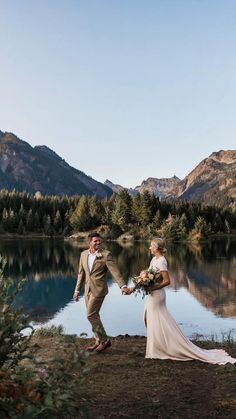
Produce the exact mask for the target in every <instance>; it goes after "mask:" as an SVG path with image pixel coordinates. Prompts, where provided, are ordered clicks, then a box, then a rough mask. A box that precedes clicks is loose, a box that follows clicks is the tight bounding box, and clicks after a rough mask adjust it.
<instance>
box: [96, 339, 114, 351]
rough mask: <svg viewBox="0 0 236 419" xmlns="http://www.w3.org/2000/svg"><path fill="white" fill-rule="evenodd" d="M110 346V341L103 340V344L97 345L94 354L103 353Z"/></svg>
mask: <svg viewBox="0 0 236 419" xmlns="http://www.w3.org/2000/svg"><path fill="white" fill-rule="evenodd" d="M110 346H111V341H110V339H108V340H105V341H104V342H101V343H99V345H98V347H97V348H96V352H97V353H100V352H102V351H104V350H105V349H106V348H109V347H110Z"/></svg>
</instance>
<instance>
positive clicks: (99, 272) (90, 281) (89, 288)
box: [75, 250, 126, 297]
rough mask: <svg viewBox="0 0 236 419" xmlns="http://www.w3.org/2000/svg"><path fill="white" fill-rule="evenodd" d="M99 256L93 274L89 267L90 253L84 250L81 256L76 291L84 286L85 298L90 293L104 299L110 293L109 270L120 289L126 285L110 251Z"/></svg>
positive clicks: (102, 252) (103, 251)
mask: <svg viewBox="0 0 236 419" xmlns="http://www.w3.org/2000/svg"><path fill="white" fill-rule="evenodd" d="M98 254H99V257H96V259H95V261H94V263H93V266H92V270H91V272H90V271H89V267H88V255H89V251H88V250H84V251H83V252H82V253H81V256H80V262H79V270H78V278H77V283H76V287H75V291H77V292H79V291H80V290H81V288H82V287H83V286H84V295H85V296H86V295H88V293H89V292H91V293H92V294H93V296H94V297H104V296H105V295H106V294H107V293H108V287H107V282H106V274H107V271H108V270H109V271H110V273H111V274H112V276H113V278H114V280H115V281H116V282H117V284H118V285H119V287H122V286H123V285H126V284H125V282H124V280H123V278H122V277H121V274H120V272H119V270H118V268H117V266H116V264H115V262H114V261H113V258H112V255H111V253H110V252H109V251H108V250H100V251H99V252H98Z"/></svg>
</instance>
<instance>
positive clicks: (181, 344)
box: [144, 256, 236, 365]
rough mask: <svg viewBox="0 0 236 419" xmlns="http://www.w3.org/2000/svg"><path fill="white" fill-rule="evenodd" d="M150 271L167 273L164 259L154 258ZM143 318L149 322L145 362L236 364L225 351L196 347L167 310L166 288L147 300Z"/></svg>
mask: <svg viewBox="0 0 236 419" xmlns="http://www.w3.org/2000/svg"><path fill="white" fill-rule="evenodd" d="M150 268H152V269H154V270H156V271H159V270H160V271H167V261H166V259H165V257H164V256H161V257H158V258H157V257H154V258H153V259H152V261H151V263H150ZM144 316H146V321H147V346H146V358H157V359H172V360H177V361H190V360H194V359H196V360H199V361H203V362H209V363H211V364H220V365H221V364H222V365H223V364H226V363H227V362H230V363H231V364H235V363H236V359H234V358H232V357H231V356H230V355H229V354H227V352H225V351H224V350H221V349H220V350H218V349H213V350H206V349H201V348H199V347H198V346H196V345H194V344H193V343H192V342H191V341H190V340H189V339H188V338H187V337H186V336H185V335H184V334H183V332H182V330H181V329H180V328H179V326H178V324H177V323H176V321H175V320H174V319H173V317H172V316H171V315H170V313H169V312H168V310H167V308H166V294H165V290H164V288H161V289H159V290H155V291H152V293H151V294H149V295H148V297H147V299H146V304H145V309H144Z"/></svg>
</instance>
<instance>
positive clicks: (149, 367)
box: [31, 333, 236, 419]
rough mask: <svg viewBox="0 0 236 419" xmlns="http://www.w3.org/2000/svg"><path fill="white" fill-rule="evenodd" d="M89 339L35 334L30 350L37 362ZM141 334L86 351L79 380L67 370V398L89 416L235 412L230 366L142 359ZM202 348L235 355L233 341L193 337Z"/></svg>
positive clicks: (234, 376) (235, 369) (235, 373)
mask: <svg viewBox="0 0 236 419" xmlns="http://www.w3.org/2000/svg"><path fill="white" fill-rule="evenodd" d="M91 342H92V340H91V339H83V338H78V337H75V336H66V335H60V334H59V335H54V336H50V335H47V333H45V334H44V333H41V334H38V336H37V335H36V336H34V337H33V339H32V345H31V348H32V351H33V352H34V354H35V355H36V356H37V358H38V359H40V360H41V361H42V362H45V363H46V364H50V362H51V361H52V359H53V358H55V357H59V358H60V357H63V358H66V357H69V354H70V352H71V351H73V350H74V348H75V346H76V348H77V350H78V351H80V350H84V349H86V347H87V346H88V345H89V344H90V343H91ZM145 344H146V338H145V337H142V336H128V335H125V336H117V337H115V338H113V339H112V347H111V348H109V349H107V350H106V351H105V352H103V353H100V354H96V353H91V355H89V357H88V359H87V363H86V369H87V372H86V374H85V380H84V381H83V383H82V384H81V383H80V384H78V383H77V381H78V380H79V379H81V377H79V371H80V370H79V368H78V371H77V369H76V367H73V368H74V371H73V377H74V378H73V379H74V386H73V394H72V400H73V402H72V404H73V405H74V408H75V409H76V407H78V411H79V408H81V406H83V407H85V408H86V410H87V411H88V414H89V417H92V418H98V419H102V418H165V419H167V418H191V419H193V418H198V419H199V418H201V419H203V418H232V419H233V418H235V417H236V366H235V365H231V364H227V365H225V366H219V365H210V364H206V363H202V362H199V361H189V362H176V361H168V360H167V361H161V360H150V359H145V357H144V354H145ZM197 344H198V345H199V346H201V347H204V348H208V349H210V348H218V347H221V348H224V349H226V350H227V351H228V352H229V353H230V354H231V355H232V356H234V357H236V343H235V342H232V341H230V340H229V341H226V342H224V343H223V344H222V343H216V342H213V341H203V342H197ZM78 417H80V416H78Z"/></svg>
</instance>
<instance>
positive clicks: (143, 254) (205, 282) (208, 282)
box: [0, 239, 236, 323]
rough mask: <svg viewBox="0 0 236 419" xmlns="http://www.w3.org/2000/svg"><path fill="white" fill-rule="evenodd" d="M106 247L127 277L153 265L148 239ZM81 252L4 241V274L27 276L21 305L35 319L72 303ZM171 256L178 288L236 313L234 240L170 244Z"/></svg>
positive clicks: (0, 246) (49, 243)
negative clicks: (127, 244)
mask: <svg viewBox="0 0 236 419" xmlns="http://www.w3.org/2000/svg"><path fill="white" fill-rule="evenodd" d="M105 247H107V248H109V249H110V250H111V251H112V253H113V255H114V258H115V259H116V261H117V264H118V266H119V269H120V271H121V273H122V275H123V276H124V278H126V279H127V280H128V278H129V277H131V276H133V275H135V274H137V273H138V272H139V271H140V270H141V269H143V268H145V267H147V266H148V264H149V261H150V254H149V250H148V248H149V244H148V243H145V242H140V243H135V245H134V246H125V247H122V246H120V245H119V244H118V243H116V242H112V243H108V244H106V246H105ZM81 251H82V247H81V246H79V245H76V244H70V243H67V242H64V241H63V240H52V239H51V240H12V241H4V240H2V241H1V243H0V254H1V255H2V256H4V257H5V258H6V259H7V265H6V269H5V274H6V275H7V276H11V277H15V278H18V279H19V278H27V282H26V284H25V286H24V288H23V290H22V292H21V294H20V295H19V296H18V298H17V304H18V305H22V306H23V307H24V310H25V311H26V312H27V313H28V314H29V315H30V318H31V319H32V320H34V321H39V322H41V323H42V322H46V321H47V320H48V319H50V318H53V317H54V316H55V314H56V313H57V312H59V311H62V310H63V308H64V307H66V306H67V305H68V303H69V302H70V300H71V296H72V293H73V289H74V286H75V280H76V274H77V269H78V262H79V257H80V253H81ZM167 259H168V262H169V271H170V276H171V287H172V289H173V290H176V291H178V290H179V289H180V288H185V289H186V290H187V291H188V292H189V293H190V294H191V295H192V296H193V297H194V298H195V299H196V300H197V301H199V303H200V304H201V305H202V306H204V307H205V308H207V309H208V310H211V312H212V313H214V315H217V316H221V317H226V318H231V319H232V318H234V317H236V280H235V278H236V242H235V241H232V240H231V241H230V240H226V241H223V240H220V241H213V242H210V243H207V244H205V245H204V246H200V245H197V244H196V245H192V244H191V245H190V244H189V245H185V246H184V245H180V244H178V245H169V246H168V253H167ZM108 282H109V283H111V282H112V280H111V277H108Z"/></svg>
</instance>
